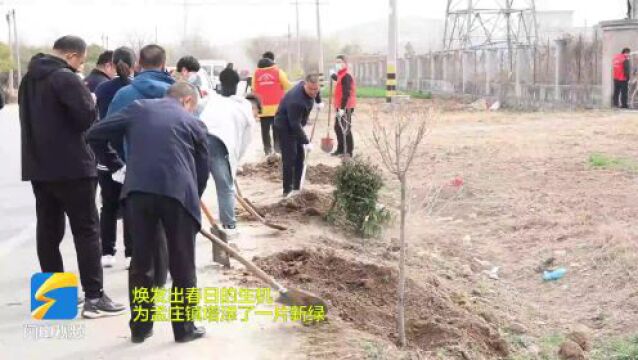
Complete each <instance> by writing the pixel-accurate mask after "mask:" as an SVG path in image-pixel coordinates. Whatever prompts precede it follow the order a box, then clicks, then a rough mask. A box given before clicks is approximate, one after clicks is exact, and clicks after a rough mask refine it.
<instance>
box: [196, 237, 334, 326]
mask: <svg viewBox="0 0 638 360" xmlns="http://www.w3.org/2000/svg"><path fill="white" fill-rule="evenodd" d="M199 232H200V234H202V235H204V237H206V238H207V239H208V240H210V241H212V242H213V244H214V245H217V246H219V247H221V248H222V249H223V250H224V251H225V252H226V253H228V254H229V255H230V256H232V257H233V258H235V259H236V260H237V261H239V262H240V263H242V264H243V265H244V266H246V268H247V269H248V270H249V271H250V272H251V273H253V274H254V275H255V276H257V277H258V278H259V279H260V280H261V281H263V282H265V283H266V284H268V286H270V287H271V288H273V289H275V290H277V291H278V292H279V298H277V300H276V301H277V302H278V303H281V304H284V305H288V306H313V307H322V308H323V311H324V314H327V313H328V306H327V303H326V301H325V300H323V299H322V298H320V297H318V296H316V295H314V294H312V293H310V292H307V291H304V290H300V289H295V288H285V287H284V286H283V285H281V284H279V283H278V282H277V280H275V279H273V278H272V277H271V276H269V275H268V274H266V273H265V272H264V271H263V270H262V269H260V268H258V267H257V265H255V264H254V263H253V262H251V261H250V260H248V259H246V258H244V257H243V256H241V255H240V254H239V252H237V251H236V250H235V249H233V248H231V247H230V246H228V245H227V244H226V243H225V242H223V241H222V240H221V239H220V238H218V237H217V236H215V235H213V234H211V233H209V232H208V231H206V230H204V229H202V230H200V231H199Z"/></svg>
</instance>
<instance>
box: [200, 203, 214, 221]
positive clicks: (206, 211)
mask: <svg viewBox="0 0 638 360" xmlns="http://www.w3.org/2000/svg"><path fill="white" fill-rule="evenodd" d="M199 206H200V207H201V208H202V211H203V212H204V215H205V216H206V219H208V222H209V223H210V224H211V225H212V226H214V227H217V223H216V222H215V218H214V217H213V214H211V213H210V209H208V206H206V204H204V202H203V201H200V202H199Z"/></svg>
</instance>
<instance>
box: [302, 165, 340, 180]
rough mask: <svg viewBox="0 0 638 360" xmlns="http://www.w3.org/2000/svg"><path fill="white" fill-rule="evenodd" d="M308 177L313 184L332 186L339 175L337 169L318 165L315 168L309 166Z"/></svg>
mask: <svg viewBox="0 0 638 360" xmlns="http://www.w3.org/2000/svg"><path fill="white" fill-rule="evenodd" d="M307 172H308V173H307V174H306V176H308V181H310V182H311V183H313V184H320V185H332V184H333V182H334V179H335V176H336V175H337V168H336V167H332V166H328V165H324V164H317V165H314V166H308V170H307Z"/></svg>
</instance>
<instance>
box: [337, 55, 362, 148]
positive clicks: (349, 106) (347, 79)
mask: <svg viewBox="0 0 638 360" xmlns="http://www.w3.org/2000/svg"><path fill="white" fill-rule="evenodd" d="M335 70H336V73H334V74H332V80H334V81H336V86H335V92H334V99H333V102H334V106H335V109H336V112H337V118H336V120H335V134H336V135H337V150H336V151H335V152H334V153H332V155H333V156H340V155H344V154H347V155H349V156H350V157H352V152H353V150H354V140H353V138H352V113H353V112H354V108H355V106H356V105H357V85H356V83H355V81H354V77H352V75H351V74H350V71H349V69H348V62H347V61H346V57H345V56H343V55H338V56H337V58H336V61H335ZM344 134H345V141H344Z"/></svg>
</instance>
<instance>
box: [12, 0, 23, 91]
mask: <svg viewBox="0 0 638 360" xmlns="http://www.w3.org/2000/svg"><path fill="white" fill-rule="evenodd" d="M11 15H12V16H13V36H14V37H15V44H16V60H17V61H18V86H20V81H21V80H22V64H20V40H19V39H18V25H17V24H16V11H15V9H13V10H11Z"/></svg>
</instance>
